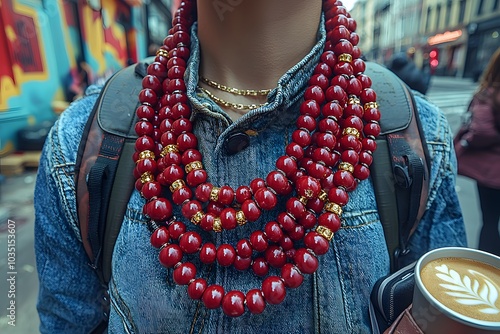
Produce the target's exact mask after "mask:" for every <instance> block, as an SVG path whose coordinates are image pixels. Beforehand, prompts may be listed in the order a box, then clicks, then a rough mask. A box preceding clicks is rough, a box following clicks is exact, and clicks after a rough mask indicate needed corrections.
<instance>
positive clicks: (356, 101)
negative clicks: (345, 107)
mask: <svg viewBox="0 0 500 334" xmlns="http://www.w3.org/2000/svg"><path fill="white" fill-rule="evenodd" d="M348 103H349V104H361V100H360V99H359V98H357V97H356V96H352V97H349V102H348Z"/></svg>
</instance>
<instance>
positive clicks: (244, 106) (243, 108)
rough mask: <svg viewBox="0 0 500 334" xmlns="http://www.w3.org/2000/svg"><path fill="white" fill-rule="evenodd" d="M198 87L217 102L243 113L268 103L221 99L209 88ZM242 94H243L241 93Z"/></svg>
mask: <svg viewBox="0 0 500 334" xmlns="http://www.w3.org/2000/svg"><path fill="white" fill-rule="evenodd" d="M198 88H199V89H200V90H201V91H202V92H203V93H205V94H206V95H207V96H208V97H209V98H210V99H212V100H213V101H214V102H215V103H217V104H218V105H220V106H223V107H226V108H231V109H234V110H235V111H236V112H237V113H239V114H241V115H243V114H244V111H247V110H250V109H257V108H259V107H262V106H265V105H266V104H267V102H266V103H261V104H241V103H233V102H229V101H226V100H224V99H221V98H220V97H217V96H215V95H214V94H212V93H211V92H210V91H209V90H207V89H205V88H203V87H200V86H198ZM240 95H241V94H240Z"/></svg>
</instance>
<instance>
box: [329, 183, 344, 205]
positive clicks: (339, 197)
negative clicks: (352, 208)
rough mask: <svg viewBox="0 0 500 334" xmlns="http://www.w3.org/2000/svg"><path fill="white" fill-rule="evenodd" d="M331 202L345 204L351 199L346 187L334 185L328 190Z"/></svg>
mask: <svg viewBox="0 0 500 334" xmlns="http://www.w3.org/2000/svg"><path fill="white" fill-rule="evenodd" d="M328 199H329V200H330V202H332V203H335V204H338V205H340V206H344V205H346V204H347V202H348V201H349V195H348V194H347V192H346V191H345V190H344V189H341V188H337V187H334V188H332V189H330V190H329V191H328Z"/></svg>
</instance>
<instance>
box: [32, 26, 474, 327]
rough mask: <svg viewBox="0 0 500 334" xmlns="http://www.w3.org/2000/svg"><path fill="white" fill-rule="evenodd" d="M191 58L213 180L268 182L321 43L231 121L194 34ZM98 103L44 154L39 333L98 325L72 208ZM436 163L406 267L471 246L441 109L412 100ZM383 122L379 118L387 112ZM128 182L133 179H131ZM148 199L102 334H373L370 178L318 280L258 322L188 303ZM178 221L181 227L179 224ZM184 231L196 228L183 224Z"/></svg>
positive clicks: (61, 128)
mask: <svg viewBox="0 0 500 334" xmlns="http://www.w3.org/2000/svg"><path fill="white" fill-rule="evenodd" d="M192 41H193V42H192V56H191V59H190V60H189V62H188V68H187V71H186V84H187V87H188V96H189V99H190V102H191V104H192V106H193V116H192V117H193V123H194V132H195V134H196V135H197V137H198V139H199V140H198V145H199V150H200V151H201V153H202V154H203V164H204V167H205V169H206V170H207V172H208V175H209V181H210V182H211V183H212V184H214V185H217V186H219V187H220V186H222V185H225V184H229V185H231V186H232V187H233V188H234V189H235V188H236V187H237V186H239V185H242V184H248V183H249V182H250V181H251V180H252V179H253V178H255V177H265V176H266V175H267V173H269V172H270V171H271V170H273V169H274V168H275V161H276V159H277V158H278V157H279V156H280V155H283V153H284V148H285V146H286V145H287V144H288V143H289V142H290V138H291V134H292V131H293V128H294V126H295V119H296V117H297V114H298V106H299V105H300V102H301V99H302V94H303V92H304V89H305V87H306V85H307V81H308V78H309V77H310V75H311V73H312V71H313V70H314V67H315V65H316V64H317V62H318V60H319V56H320V54H321V52H322V49H323V46H324V41H325V32H324V30H323V29H320V31H319V34H318V42H317V44H316V45H315V46H314V47H313V49H312V50H311V52H310V53H309V54H308V55H306V56H305V58H304V59H303V60H302V61H300V62H299V63H298V64H297V65H295V66H294V67H293V68H291V69H290V70H289V71H288V72H287V73H285V74H284V75H283V76H282V77H281V79H280V80H279V82H278V85H277V87H276V89H274V90H273V91H272V92H271V93H270V95H269V99H268V104H267V105H265V106H263V107H260V108H258V109H256V110H252V111H250V112H248V113H247V114H246V115H244V116H242V117H241V118H240V119H238V120H237V121H235V122H233V121H231V119H230V118H229V117H228V115H227V114H226V113H224V112H223V111H222V110H221V109H220V108H219V107H218V106H217V105H216V104H214V103H213V102H212V101H211V100H209V99H207V98H206V96H203V95H202V94H201V93H200V92H199V91H197V89H196V86H197V82H198V67H199V58H200V57H199V56H200V51H199V45H198V40H197V38H196V25H195V26H194V27H193V38H192ZM98 94H99V88H98V87H90V88H89V89H88V90H87V92H86V96H85V97H84V98H82V99H81V100H79V101H77V102H74V103H72V104H71V105H70V107H69V108H68V109H67V110H66V111H65V112H64V113H63V114H62V115H61V116H60V119H59V120H58V122H57V123H56V124H55V126H54V127H53V129H52V131H51V132H50V135H49V137H48V139H47V142H46V144H45V147H44V150H43V156H42V159H41V161H40V166H39V173H38V177H37V185H36V191H35V200H36V202H35V208H36V223H35V233H36V240H35V249H36V258H37V269H38V273H39V278H40V292H39V300H38V305H37V307H38V312H39V315H40V320H41V325H40V331H41V332H42V333H51V334H55V333H88V332H89V331H90V330H91V329H92V328H93V327H94V326H95V325H96V324H97V323H99V322H100V321H101V319H102V318H103V313H102V298H101V297H102V292H103V291H102V290H103V288H102V287H101V286H100V284H99V281H98V279H97V276H96V274H95V273H94V272H93V270H92V269H91V268H90V267H89V266H88V265H87V263H88V259H87V257H86V254H85V251H84V249H83V246H82V243H81V237H80V233H79V229H78V220H77V214H76V200H75V182H74V170H75V161H76V153H77V150H78V144H79V141H80V138H81V135H82V131H83V128H84V125H85V123H86V121H87V118H88V115H89V113H90V111H91V109H92V107H93V104H94V103H95V101H96V99H97V96H98ZM416 101H417V106H418V109H419V114H420V117H421V121H422V124H423V127H424V133H425V136H426V139H427V144H428V148H429V152H430V155H431V158H432V165H431V170H430V194H429V199H428V203H427V211H426V212H425V214H424V217H423V219H422V221H421V223H420V225H419V227H418V229H417V231H416V232H415V234H414V235H413V237H412V239H411V249H412V252H411V256H412V258H413V259H416V258H418V257H419V256H420V255H421V254H423V253H424V252H426V251H428V250H430V249H433V248H437V247H442V246H451V245H454V246H464V245H466V240H465V230H464V224H463V219H462V214H461V211H460V207H459V202H458V198H457V194H456V192H455V176H456V159H455V155H454V151H453V146H452V137H451V132H450V128H449V126H448V123H447V121H446V118H445V116H444V115H443V114H442V112H441V111H440V110H438V108H436V107H435V106H434V105H432V104H430V103H429V102H427V101H425V100H424V98H423V97H422V96H417V97H416ZM382 112H383V110H382ZM235 132H247V133H250V134H251V136H250V145H249V146H248V147H247V148H246V149H244V150H242V151H240V152H238V153H236V154H233V155H228V154H227V153H226V149H225V142H226V139H227V138H228V136H230V135H231V134H233V133H235ZM131 177H132V175H131ZM143 204H144V199H143V198H141V196H140V194H139V193H138V192H137V191H134V193H133V194H132V196H131V198H130V201H129V203H128V208H127V211H126V214H125V217H124V220H123V225H122V228H121V231H120V233H119V236H118V239H117V241H116V245H115V249H114V253H113V263H112V278H111V282H110V284H109V295H110V300H111V309H110V314H109V326H108V332H109V333H182V334H185V333H260V334H263V333H315V332H316V333H369V332H370V326H369V316H368V303H369V295H370V291H371V289H372V286H373V285H374V283H375V281H376V280H377V279H378V278H379V277H381V276H383V275H386V274H387V273H388V272H389V257H388V252H387V248H386V243H385V239H384V233H383V230H382V225H381V223H380V219H379V215H378V213H377V206H376V202H375V197H374V192H373V185H372V182H371V180H370V179H367V180H365V181H362V182H360V184H359V185H358V187H357V189H356V190H355V191H354V192H352V193H351V194H350V200H349V203H348V204H347V205H346V207H345V208H344V212H343V214H342V226H341V229H340V230H339V231H338V232H337V233H336V234H335V236H334V238H333V239H332V241H331V243H330V246H331V247H330V250H329V251H328V253H327V254H325V255H323V256H321V257H320V258H319V262H320V267H319V269H318V271H317V273H316V274H315V275H305V280H304V283H303V284H302V285H301V286H300V287H299V288H296V289H289V290H287V295H286V298H285V300H284V302H283V303H281V304H279V305H267V307H266V309H265V310H264V312H263V313H262V314H260V315H251V314H250V313H246V314H244V315H243V316H241V317H238V318H231V317H228V316H225V315H224V314H223V312H222V311H221V310H220V309H218V310H208V309H207V308H205V307H204V306H203V304H202V303H200V302H199V301H194V300H191V299H190V298H189V297H188V295H187V293H186V287H185V286H178V285H176V284H175V283H174V282H173V279H172V271H171V270H167V269H166V268H164V267H162V266H161V264H160V263H159V261H158V250H157V249H154V248H153V247H152V246H151V245H150V242H149V238H150V232H149V231H148V229H147V227H146V221H147V219H146V217H145V216H144V215H143V214H142V206H143ZM177 217H178V218H179V217H181V215H180V214H177ZM272 217H273V215H272V213H270V214H269V215H267V216H266V215H264V216H263V217H261V219H260V220H259V221H257V222H254V223H251V224H247V225H245V226H243V227H239V228H237V229H235V230H232V231H226V232H224V233H218V234H215V233H205V234H203V236H204V238H205V240H207V239H211V240H212V241H213V242H214V243H215V244H216V245H219V244H221V243H230V244H231V243H232V244H233V245H234V243H235V240H239V239H240V238H242V237H245V236H248V235H249V234H250V233H251V231H252V230H255V229H258V228H262V226H263V224H265V223H266V222H267V221H269V220H272V219H274V218H272ZM186 226H188V228H189V229H195V228H196V227H193V226H192V225H191V224H189V223H188V222H186ZM198 276H201V277H205V278H206V279H207V280H208V281H209V282H211V283H217V284H220V285H222V286H224V287H225V289H226V291H229V290H240V291H243V292H246V291H248V290H250V289H253V288H259V287H260V286H261V282H262V279H261V278H259V277H257V276H255V275H254V274H253V273H251V271H245V272H239V271H237V270H235V269H234V268H224V267H220V266H219V267H218V266H213V267H208V268H204V269H202V270H201V272H199V273H198Z"/></svg>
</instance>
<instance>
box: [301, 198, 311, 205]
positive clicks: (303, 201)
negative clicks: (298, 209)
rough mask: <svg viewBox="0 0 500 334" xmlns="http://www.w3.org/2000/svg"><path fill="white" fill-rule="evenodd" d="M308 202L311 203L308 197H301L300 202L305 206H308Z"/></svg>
mask: <svg viewBox="0 0 500 334" xmlns="http://www.w3.org/2000/svg"><path fill="white" fill-rule="evenodd" d="M307 201H309V198H307V197H304V196H300V197H299V202H300V203H302V204H304V205H307Z"/></svg>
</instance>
